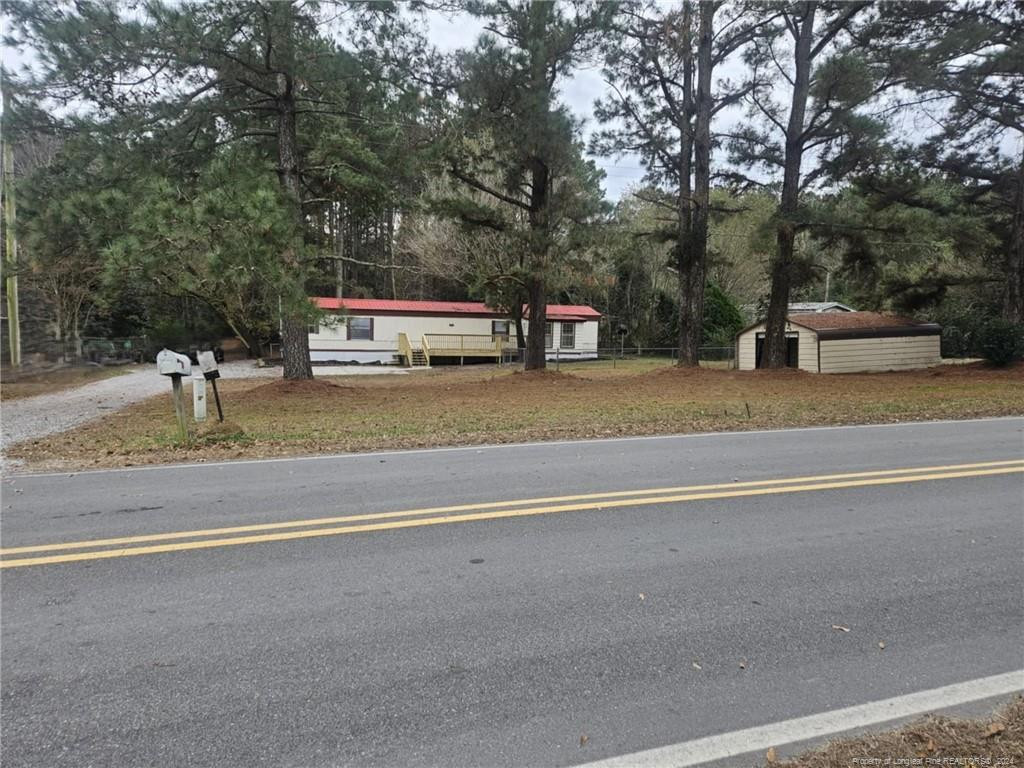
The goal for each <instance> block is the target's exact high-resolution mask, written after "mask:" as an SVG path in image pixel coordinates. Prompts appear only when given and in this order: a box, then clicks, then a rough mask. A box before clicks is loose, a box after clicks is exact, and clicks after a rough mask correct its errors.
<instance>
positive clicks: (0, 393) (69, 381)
mask: <svg viewBox="0 0 1024 768" xmlns="http://www.w3.org/2000/svg"><path fill="white" fill-rule="evenodd" d="M132 370H137V369H136V368H135V366H101V365H88V366H83V367H70V368H58V369H57V370H54V371H47V372H46V373H36V374H32V375H29V376H17V377H15V376H12V375H11V371H10V370H9V369H6V368H5V369H4V372H3V380H2V381H0V399H3V400H18V399H20V398H23V397H34V396H36V395H49V394H52V393H54V392H61V391H63V390H65V389H71V388H73V387H79V386H81V385H82V384H89V383H90V382H93V381H100V380H101V379H109V378H110V377H111V376H120V375H121V374H122V373H127V372H128V371H132Z"/></svg>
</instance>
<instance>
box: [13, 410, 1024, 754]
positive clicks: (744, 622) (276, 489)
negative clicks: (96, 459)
mask: <svg viewBox="0 0 1024 768" xmlns="http://www.w3.org/2000/svg"><path fill="white" fill-rule="evenodd" d="M1022 458H1024V419H998V420H987V421H973V422H961V423H933V424H916V425H901V426H884V427H863V428H840V429H816V430H792V431H786V432H763V433H750V434H724V435H713V436H691V437H673V438H654V439H628V440H611V441H590V442H578V443H562V444H547V445H534V446H498V447H493V448H468V449H459V450H443V451H423V452H406V453H389V454H377V455H363V456H350V457H334V458H320V459H307V460H280V461H271V462H252V463H236V464H223V465H198V466H190V467H174V468H151V469H135V470H129V471H120V472H90V473H79V474H74V475H48V476H16V477H12V478H8V479H7V480H6V481H5V482H4V485H3V518H2V526H0V534H2V537H3V546H4V548H5V549H11V548H15V549H17V548H22V547H33V546H35V545H37V546H38V550H37V551H27V552H14V553H10V552H5V554H4V561H3V562H4V564H5V566H11V565H12V564H16V560H18V559H33V558H43V559H44V560H45V559H46V558H54V559H56V560H58V561H60V560H61V559H62V558H66V559H71V558H74V557H80V558H81V559H78V560H72V561H70V562H49V563H46V562H44V563H43V564H33V565H29V566H27V567H5V568H4V570H3V571H2V573H3V581H2V598H3V617H2V618H3V623H2V647H3V655H2V659H0V672H2V684H3V685H2V706H3V742H2V750H3V751H2V755H0V756H2V762H3V764H4V765H5V766H30V765H31V766H44V765H45V766H61V765H68V766H82V765H119V766H121V765H124V766H128V765H195V766H206V765H209V766H228V765H238V766H259V765H267V766H278V765H282V766H334V765H360V766H364V765H365V766H376V765H411V766H418V765H447V766H458V765H467V766H468V765H569V764H576V763H582V762H586V761H590V760H596V759H600V758H604V757H608V756H612V755H621V754H625V753H631V752H635V751H637V750H643V749H649V748H652V747H658V746H661V745H666V744H672V743H676V742H680V741H684V740H688V739H695V738H699V737H703V736H708V735H711V734H717V733H722V732H726V731H733V730H738V729H742V728H748V727H751V726H757V725H762V724H766V723H773V722H776V721H779V720H784V719H788V718H795V717H802V716H805V715H812V714H815V713H819V712H823V711H827V710H833V709H837V708H840V707H848V706H852V705H857V704H863V703H865V702H870V701H874V700H878V699H883V698H887V697H892V696H898V695H901V694H906V693H911V692H915V691H921V690H925V689H931V688H937V687H939V686H946V685H949V684H951V683H959V682H962V681H967V680H973V679H975V678H980V677H985V676H990V675H996V674H999V673H1006V672H1010V671H1013V670H1017V669H1020V668H1021V667H1022V666H1024V659H1022V650H1021V646H1020V640H1019V638H1020V637H1021V636H1022V634H1024V606H1022V594H1024V569H1022V567H1021V561H1020V555H1021V552H1022V550H1024V482H1022V479H1024V475H1022V474H1021V473H1020V472H1018V471H1016V469H1019V466H1016V467H1015V466H1013V465H1006V464H997V463H996V462H1006V461H1011V460H1020V459H1022ZM979 464H985V465H986V466H985V467H978V466H976V465H979ZM954 465H972V467H971V468H963V467H961V468H960V469H949V468H948V467H951V466H954ZM918 467H922V468H923V467H928V468H933V469H929V470H926V471H925V470H922V471H919V472H914V473H908V474H898V473H897V474H881V473H885V472H892V471H893V470H903V469H908V468H918ZM938 467H946V469H934V468H938ZM982 473H985V474H982ZM837 474H838V475H847V476H848V475H857V477H852V478H851V477H842V478H834V477H830V478H828V479H812V480H807V479H804V480H789V478H797V477H803V478H807V477H812V478H821V476H833V475H837ZM695 485H715V486H720V487H718V488H714V489H703V490H692V489H691V490H679V489H680V488H683V489H689V488H691V487H692V486H695ZM808 486H810V488H808ZM667 488H671V489H674V490H664V489H667ZM649 489H662V490H660V491H658V492H656V493H644V491H647V490H649ZM593 494H605V495H604V496H603V497H602V498H599V499H580V498H573V499H563V500H561V501H544V502H536V503H527V502H524V503H522V504H519V505H515V504H511V503H510V502H513V501H519V500H526V499H537V498H543V497H566V496H572V497H579V496H580V495H593ZM610 494H621V495H617V496H615V495H610ZM490 502H503V503H502V504H500V505H489V503H490ZM457 505H464V506H465V507H467V508H466V509H461V510H452V509H451V507H452V506H457ZM426 507H431V508H434V507H441V508H442V511H438V510H436V509H435V510H433V511H422V510H423V508H426ZM410 510H419V512H417V513H415V514H413V513H411V512H410ZM393 512H399V513H401V514H399V515H393V516H388V513H393ZM499 515H502V516H499ZM328 516H329V517H332V518H339V517H340V518H345V519H344V520H340V521H339V520H335V521H334V522H332V523H330V524H327V525H318V524H316V523H311V522H306V523H303V524H300V525H295V526H288V525H287V524H288V523H289V522H291V521H296V520H312V519H314V518H323V517H328ZM353 516H359V517H360V520H358V521H353V520H352V517H353ZM454 517H463V518H464V519H463V520H462V521H459V520H453V518H454ZM466 519H468V520H470V522H466ZM456 523H457V524H456ZM280 524H285V525H280ZM239 526H248V527H249V528H248V529H247V530H246V531H237V530H235V531H228V532H224V531H220V532H209V531H210V529H222V528H237V527H239ZM360 526H362V528H360ZM366 528H372V530H366ZM179 531H187V532H191V533H188V534H182V535H178V536H175V535H174V534H175V532H179ZM156 534H162V535H160V536H156ZM295 534H298V535H295ZM325 534H326V535H325ZM286 536H292V538H285V537H286ZM139 537H146V538H145V539H143V540H141V541H140V540H139ZM239 537H255V538H256V539H257V543H244V544H239V543H238V542H237V541H236V542H234V543H231V541H230V539H232V538H239ZM260 537H263V538H262V539H261V538H260ZM109 538H117V539H121V538H127V539H129V540H128V541H124V542H113V543H107V544H95V545H93V546H90V547H84V546H81V545H80V542H83V541H87V540H95V539H109ZM247 540H248V539H247ZM225 542H226V543H225ZM65 543H79V545H78V546H75V547H70V548H59V547H56V546H55V545H60V544H65ZM147 547H155V548H156V549H157V551H156V552H151V551H150V550H148V549H146V548H147ZM161 547H163V548H164V549H160V548H161ZM195 547H199V548H195ZM140 551H141V552H142V553H141V554H140ZM833 625H835V626H841V627H847V628H849V630H850V631H849V632H844V631H841V630H836V629H833ZM880 642H884V643H885V649H884V650H882V649H880V648H879V645H878V644H879V643H880ZM581 742H582V745H581Z"/></svg>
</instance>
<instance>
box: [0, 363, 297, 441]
mask: <svg viewBox="0 0 1024 768" xmlns="http://www.w3.org/2000/svg"><path fill="white" fill-rule="evenodd" d="M220 371H221V375H222V376H223V377H224V378H226V379H248V378H271V377H275V376H280V375H281V369H280V368H257V367H256V366H255V365H253V364H251V363H225V364H224V365H222V366H221V368H220ZM170 391H171V385H170V382H169V381H168V380H167V378H166V377H164V376H160V375H158V374H157V373H156V372H155V371H153V370H149V369H147V370H142V371H133V372H132V373H126V374H124V375H123V376H114V377H112V378H109V379H103V380H102V381H95V382H92V383H91V384H85V385H83V386H81V387H75V388H74V389H67V390H64V391H63V392H54V393H53V394H49V395H39V396H38V397H25V398H21V399H18V400H11V401H9V402H5V403H4V404H3V408H2V413H0V450H2V451H4V452H6V450H7V449H8V448H9V447H10V446H12V445H14V444H15V443H20V442H22V441H23V440H34V439H36V438H40V437H45V436H47V435H52V434H54V433H55V432H64V431H66V430H68V429H71V428H72V427H74V426H76V425H78V424H82V423H84V422H86V421H91V420H93V419H98V418H100V417H101V416H104V415H107V414H110V413H113V412H114V411H117V410H119V409H121V408H124V407H125V406H126V405H131V404H132V403H135V402H138V401H139V400H145V399H146V398H147V397H152V396H153V395H159V394H161V393H167V394H168V396H169V395H170Z"/></svg>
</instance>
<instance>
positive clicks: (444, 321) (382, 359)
mask: <svg viewBox="0 0 1024 768" xmlns="http://www.w3.org/2000/svg"><path fill="white" fill-rule="evenodd" d="M313 301H314V302H316V305H317V306H318V307H319V308H320V309H322V310H324V312H325V316H324V317H322V318H321V319H320V322H319V323H318V324H317V326H316V327H315V328H311V329H310V333H309V354H310V358H311V359H312V360H313V361H314V362H340V363H345V362H357V363H394V362H399V363H402V364H405V365H429V364H430V361H431V360H432V359H437V358H443V359H445V360H453V361H457V362H465V361H466V360H467V359H477V358H493V359H501V356H502V354H503V353H504V352H506V351H507V350H509V349H514V348H515V345H516V329H515V324H514V323H513V322H512V321H511V320H509V318H508V316H507V315H505V314H503V313H501V312H498V311H496V310H494V309H491V308H490V307H488V306H487V305H485V304H483V303H482V302H476V301H404V300H399V301H393V300H389V299H348V298H342V299H336V298H327V297H317V298H314V299H313ZM600 318H601V313H600V312H598V311H597V310H595V309H593V308H592V307H587V306H574V305H562V304H549V305H548V307H547V324H546V327H545V334H544V338H545V343H544V346H545V348H546V350H547V356H548V359H554V358H555V357H556V355H557V356H558V357H559V359H562V360H583V359H593V358H596V357H597V325H598V321H599V320H600ZM523 326H524V332H526V333H529V320H524V321H523Z"/></svg>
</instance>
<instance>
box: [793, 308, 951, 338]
mask: <svg viewBox="0 0 1024 768" xmlns="http://www.w3.org/2000/svg"><path fill="white" fill-rule="evenodd" d="M788 319H789V322H791V323H793V324H794V325H800V326H803V327H804V328H810V329H811V330H812V331H814V332H815V333H817V334H818V338H819V339H864V338H872V337H886V336H890V337H891V336H934V335H938V334H940V333H942V328H941V327H940V326H939V325H937V324H936V323H926V322H922V321H920V320H914V319H913V318H911V317H903V316H901V315H886V314H883V313H881V312H809V313H798V314H792V315H790V316H789V318H788Z"/></svg>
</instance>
